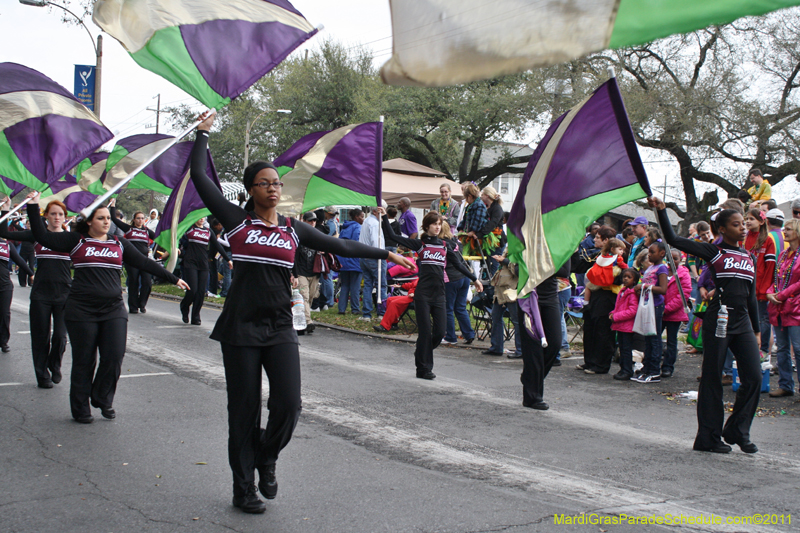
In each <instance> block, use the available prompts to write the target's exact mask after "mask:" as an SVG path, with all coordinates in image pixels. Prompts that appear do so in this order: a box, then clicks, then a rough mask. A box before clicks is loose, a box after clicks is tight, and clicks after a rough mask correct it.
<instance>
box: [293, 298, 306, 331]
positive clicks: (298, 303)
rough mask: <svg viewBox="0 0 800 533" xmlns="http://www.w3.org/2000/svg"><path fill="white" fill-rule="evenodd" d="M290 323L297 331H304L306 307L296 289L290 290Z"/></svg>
mask: <svg viewBox="0 0 800 533" xmlns="http://www.w3.org/2000/svg"><path fill="white" fill-rule="evenodd" d="M292 323H293V324H294V329H296V330H297V331H301V330H304V329H306V325H307V324H306V306H305V304H304V303H303V295H302V294H300V291H299V290H297V289H292Z"/></svg>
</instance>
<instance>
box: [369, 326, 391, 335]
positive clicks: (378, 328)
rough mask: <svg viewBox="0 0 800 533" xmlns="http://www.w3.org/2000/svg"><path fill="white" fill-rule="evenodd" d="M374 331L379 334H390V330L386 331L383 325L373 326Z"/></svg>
mask: <svg viewBox="0 0 800 533" xmlns="http://www.w3.org/2000/svg"><path fill="white" fill-rule="evenodd" d="M372 329H374V330H375V331H377V332H378V333H388V332H389V330H388V329H386V328H385V327H383V326H382V325H381V324H378V325H377V326H372Z"/></svg>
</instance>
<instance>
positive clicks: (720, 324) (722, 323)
mask: <svg viewBox="0 0 800 533" xmlns="http://www.w3.org/2000/svg"><path fill="white" fill-rule="evenodd" d="M715 335H716V336H717V337H719V338H720V339H724V338H725V337H727V336H728V308H727V307H726V306H724V305H720V306H719V315H717V332H716V334H715Z"/></svg>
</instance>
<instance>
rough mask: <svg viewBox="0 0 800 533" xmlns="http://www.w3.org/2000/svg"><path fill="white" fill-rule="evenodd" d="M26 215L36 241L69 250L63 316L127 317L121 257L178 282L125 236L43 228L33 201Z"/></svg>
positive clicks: (88, 319)
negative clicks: (70, 275) (71, 269)
mask: <svg viewBox="0 0 800 533" xmlns="http://www.w3.org/2000/svg"><path fill="white" fill-rule="evenodd" d="M28 218H29V219H30V221H31V230H32V231H33V235H34V237H35V238H36V241H37V242H39V243H40V244H42V245H43V246H47V247H48V248H50V249H51V250H55V251H58V252H69V254H70V257H71V258H72V263H73V264H74V265H75V279H74V280H73V282H72V288H71V289H70V293H69V297H68V298H67V303H66V306H65V307H64V312H65V316H66V317H67V320H73V321H85V322H102V321H104V320H110V319H113V318H127V316H128V312H127V311H126V309H125V305H124V303H123V301H122V284H121V283H120V272H121V270H122V261H123V259H124V260H125V262H126V263H128V264H129V265H131V266H133V267H136V268H138V269H140V270H144V271H145V272H149V273H151V274H153V275H155V276H158V277H160V278H164V279H166V280H168V281H169V282H170V283H177V282H178V278H177V277H176V276H175V275H174V274H173V273H172V272H168V271H167V270H165V269H164V268H163V267H161V265H159V264H158V263H156V262H154V261H151V260H149V259H147V257H146V256H143V255H142V254H140V253H139V252H138V251H137V250H136V248H134V247H133V245H132V244H131V243H130V242H129V241H128V240H127V239H124V238H120V237H109V238H108V240H105V241H101V240H98V239H93V238H91V237H89V236H88V235H83V234H81V233H77V232H74V231H70V232H61V233H55V232H52V231H47V230H46V229H45V227H44V223H43V222H42V219H41V218H40V217H39V206H38V205H35V204H33V205H32V204H28Z"/></svg>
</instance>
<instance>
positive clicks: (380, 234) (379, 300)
mask: <svg viewBox="0 0 800 533" xmlns="http://www.w3.org/2000/svg"><path fill="white" fill-rule="evenodd" d="M381 128H383V115H381ZM381 159H383V154H381ZM375 203H376V204H377V203H378V202H375ZM377 207H382V206H381V205H378V206H377ZM380 223H381V220H380V219H378V224H379V225H380ZM382 239H383V231H382V230H379V231H378V246H380V244H381V240H382ZM383 248H386V247H385V246H383ZM386 266H387V269H388V266H389V265H388V263H387V265H386ZM382 270H383V269H382V268H381V261H380V259H378V304H379V305H380V304H381V303H382V302H381V283H382V282H383V281H382V279H381V278H382V277H383V276H381V271H382Z"/></svg>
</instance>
